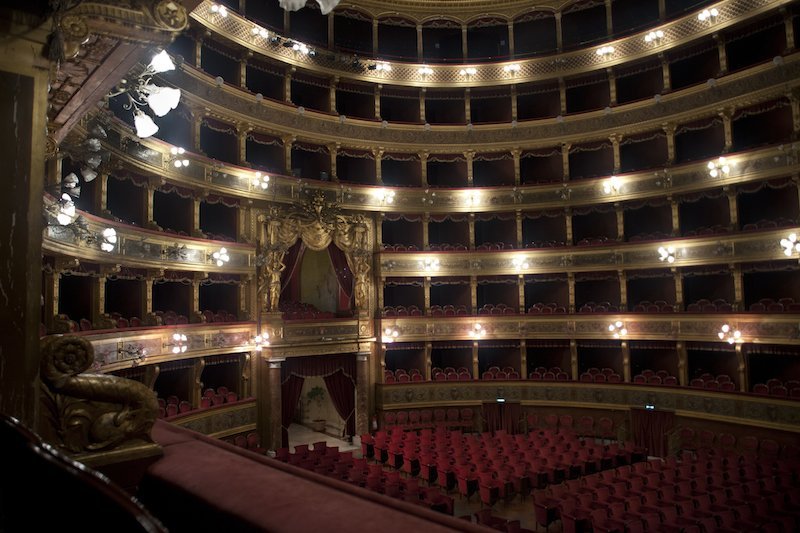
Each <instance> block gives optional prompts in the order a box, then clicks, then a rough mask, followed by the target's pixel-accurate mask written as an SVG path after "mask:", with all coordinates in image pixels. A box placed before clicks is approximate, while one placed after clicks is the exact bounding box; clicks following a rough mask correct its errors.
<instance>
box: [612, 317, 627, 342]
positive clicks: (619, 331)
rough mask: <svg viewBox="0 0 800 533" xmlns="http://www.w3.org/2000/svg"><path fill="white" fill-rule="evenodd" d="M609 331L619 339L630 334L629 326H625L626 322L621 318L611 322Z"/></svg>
mask: <svg viewBox="0 0 800 533" xmlns="http://www.w3.org/2000/svg"><path fill="white" fill-rule="evenodd" d="M608 331H609V332H611V334H612V336H613V337H614V338H615V339H619V338H620V337H624V336H625V335H627V334H628V328H626V327H625V323H624V322H622V321H621V320H617V321H616V322H612V323H611V324H609V325H608Z"/></svg>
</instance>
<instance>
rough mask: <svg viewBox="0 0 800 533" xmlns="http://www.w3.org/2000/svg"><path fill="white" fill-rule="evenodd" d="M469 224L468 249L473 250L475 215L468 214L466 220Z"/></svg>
mask: <svg viewBox="0 0 800 533" xmlns="http://www.w3.org/2000/svg"><path fill="white" fill-rule="evenodd" d="M467 224H469V249H470V250H474V249H475V213H470V214H469V218H468V220H467Z"/></svg>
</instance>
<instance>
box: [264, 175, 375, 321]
mask: <svg viewBox="0 0 800 533" xmlns="http://www.w3.org/2000/svg"><path fill="white" fill-rule="evenodd" d="M262 223H263V228H262V232H261V233H262V237H261V239H260V242H259V243H258V244H259V253H258V257H259V259H258V263H257V264H258V265H259V266H260V267H262V272H261V274H260V276H259V294H260V297H263V300H262V310H265V311H269V312H277V311H278V302H279V299H280V292H281V273H282V272H283V270H284V269H285V268H286V265H284V263H283V259H284V256H285V254H286V251H287V250H288V249H289V247H291V246H292V245H293V244H294V243H295V242H296V241H297V240H298V239H301V240H302V241H303V244H305V245H306V246H308V247H309V248H310V249H312V250H315V251H320V250H325V249H326V248H327V247H328V246H329V245H330V244H331V243H333V244H335V245H336V246H337V247H339V248H340V249H341V250H342V251H344V252H345V255H346V256H347V263H348V266H349V267H350V270H351V271H352V272H353V277H354V283H355V286H354V294H355V305H356V308H357V309H366V308H367V307H368V305H369V275H370V271H371V268H372V267H371V261H372V249H371V243H372V240H373V239H372V235H371V231H372V230H371V226H370V223H369V221H368V220H367V218H366V217H365V216H364V215H360V214H356V215H343V214H340V212H339V206H338V204H337V203H336V202H331V201H328V200H327V199H326V197H325V194H324V193H323V192H322V191H313V192H311V193H306V198H305V202H304V203H303V204H302V205H300V206H297V207H293V208H291V210H288V211H283V210H281V209H279V208H277V207H273V208H272V209H271V210H270V211H269V213H268V215H267V216H266V217H264V219H263V220H262Z"/></svg>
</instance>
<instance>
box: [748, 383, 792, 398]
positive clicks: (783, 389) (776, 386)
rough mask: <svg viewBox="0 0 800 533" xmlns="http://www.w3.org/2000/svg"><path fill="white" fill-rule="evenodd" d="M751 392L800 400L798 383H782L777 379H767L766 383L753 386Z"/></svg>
mask: <svg viewBox="0 0 800 533" xmlns="http://www.w3.org/2000/svg"><path fill="white" fill-rule="evenodd" d="M753 392H754V393H755V394H762V395H766V396H781V397H786V396H789V397H791V398H800V381H798V380H796V379H790V380H787V381H786V382H784V381H782V380H780V379H778V378H772V379H768V380H767V382H766V383H756V384H755V385H753Z"/></svg>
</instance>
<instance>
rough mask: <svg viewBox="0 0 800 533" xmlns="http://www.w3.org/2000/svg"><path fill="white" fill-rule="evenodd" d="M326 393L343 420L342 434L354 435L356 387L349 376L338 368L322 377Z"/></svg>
mask: <svg viewBox="0 0 800 533" xmlns="http://www.w3.org/2000/svg"><path fill="white" fill-rule="evenodd" d="M323 379H324V380H325V386H326V387H327V388H328V394H330V396H331V401H332V402H333V406H334V407H335V408H336V412H337V413H339V416H341V417H342V419H343V420H344V435H343V436H349V435H355V432H356V416H355V414H356V413H355V409H356V400H355V396H356V387H355V384H354V383H353V380H352V379H351V378H350V377H349V376H345V374H344V372H342V371H341V370H339V371H338V372H334V373H333V374H330V375H328V376H325V377H324V378H323Z"/></svg>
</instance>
